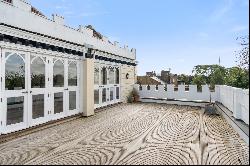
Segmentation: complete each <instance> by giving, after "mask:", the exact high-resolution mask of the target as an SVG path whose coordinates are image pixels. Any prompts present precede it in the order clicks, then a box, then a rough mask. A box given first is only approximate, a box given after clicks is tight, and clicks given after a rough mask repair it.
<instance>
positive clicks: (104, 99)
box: [100, 65, 109, 107]
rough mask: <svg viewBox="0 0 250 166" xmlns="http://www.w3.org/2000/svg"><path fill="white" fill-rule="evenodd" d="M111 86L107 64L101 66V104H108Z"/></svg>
mask: <svg viewBox="0 0 250 166" xmlns="http://www.w3.org/2000/svg"><path fill="white" fill-rule="evenodd" d="M108 91H109V86H108V68H107V66H106V65H102V66H101V86H100V92H101V93H100V94H101V104H100V106H102V107H103V106H107V105H108V102H109V95H108V94H109V93H108Z"/></svg>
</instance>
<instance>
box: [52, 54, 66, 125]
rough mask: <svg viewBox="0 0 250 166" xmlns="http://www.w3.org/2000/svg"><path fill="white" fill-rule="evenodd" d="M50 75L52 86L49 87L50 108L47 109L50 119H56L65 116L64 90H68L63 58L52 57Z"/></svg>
mask: <svg viewBox="0 0 250 166" xmlns="http://www.w3.org/2000/svg"><path fill="white" fill-rule="evenodd" d="M52 62H53V63H52V66H51V67H52V70H50V71H53V72H52V75H51V80H53V81H51V82H52V87H51V88H50V89H51V90H50V92H51V110H50V111H49V114H50V118H51V119H52V120H57V119H60V118H63V117H65V116H66V103H65V101H66V98H67V96H66V94H67V93H66V92H68V90H69V89H68V88H66V86H65V84H66V80H67V79H65V75H66V71H65V68H66V67H67V65H66V63H65V60H64V59H58V58H53V61H52Z"/></svg>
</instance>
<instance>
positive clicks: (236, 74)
mask: <svg viewBox="0 0 250 166" xmlns="http://www.w3.org/2000/svg"><path fill="white" fill-rule="evenodd" d="M226 75H227V76H226V78H225V83H226V85H228V86H233V87H237V88H243V89H248V88H249V75H248V71H247V70H246V69H242V68H240V67H232V68H229V69H227V74H226Z"/></svg>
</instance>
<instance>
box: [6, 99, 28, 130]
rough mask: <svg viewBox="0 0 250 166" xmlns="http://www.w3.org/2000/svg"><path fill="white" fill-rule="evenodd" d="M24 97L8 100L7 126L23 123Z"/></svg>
mask: <svg viewBox="0 0 250 166" xmlns="http://www.w3.org/2000/svg"><path fill="white" fill-rule="evenodd" d="M23 111H24V97H23V96H22V97H11V98H8V99H7V125H13V124H17V123H21V122H23Z"/></svg>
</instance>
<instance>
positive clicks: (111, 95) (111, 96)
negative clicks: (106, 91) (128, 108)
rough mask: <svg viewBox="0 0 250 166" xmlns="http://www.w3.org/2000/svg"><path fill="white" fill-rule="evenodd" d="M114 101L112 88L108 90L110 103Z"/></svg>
mask: <svg viewBox="0 0 250 166" xmlns="http://www.w3.org/2000/svg"><path fill="white" fill-rule="evenodd" d="M113 100H114V88H113V87H112V88H110V101H113Z"/></svg>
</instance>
